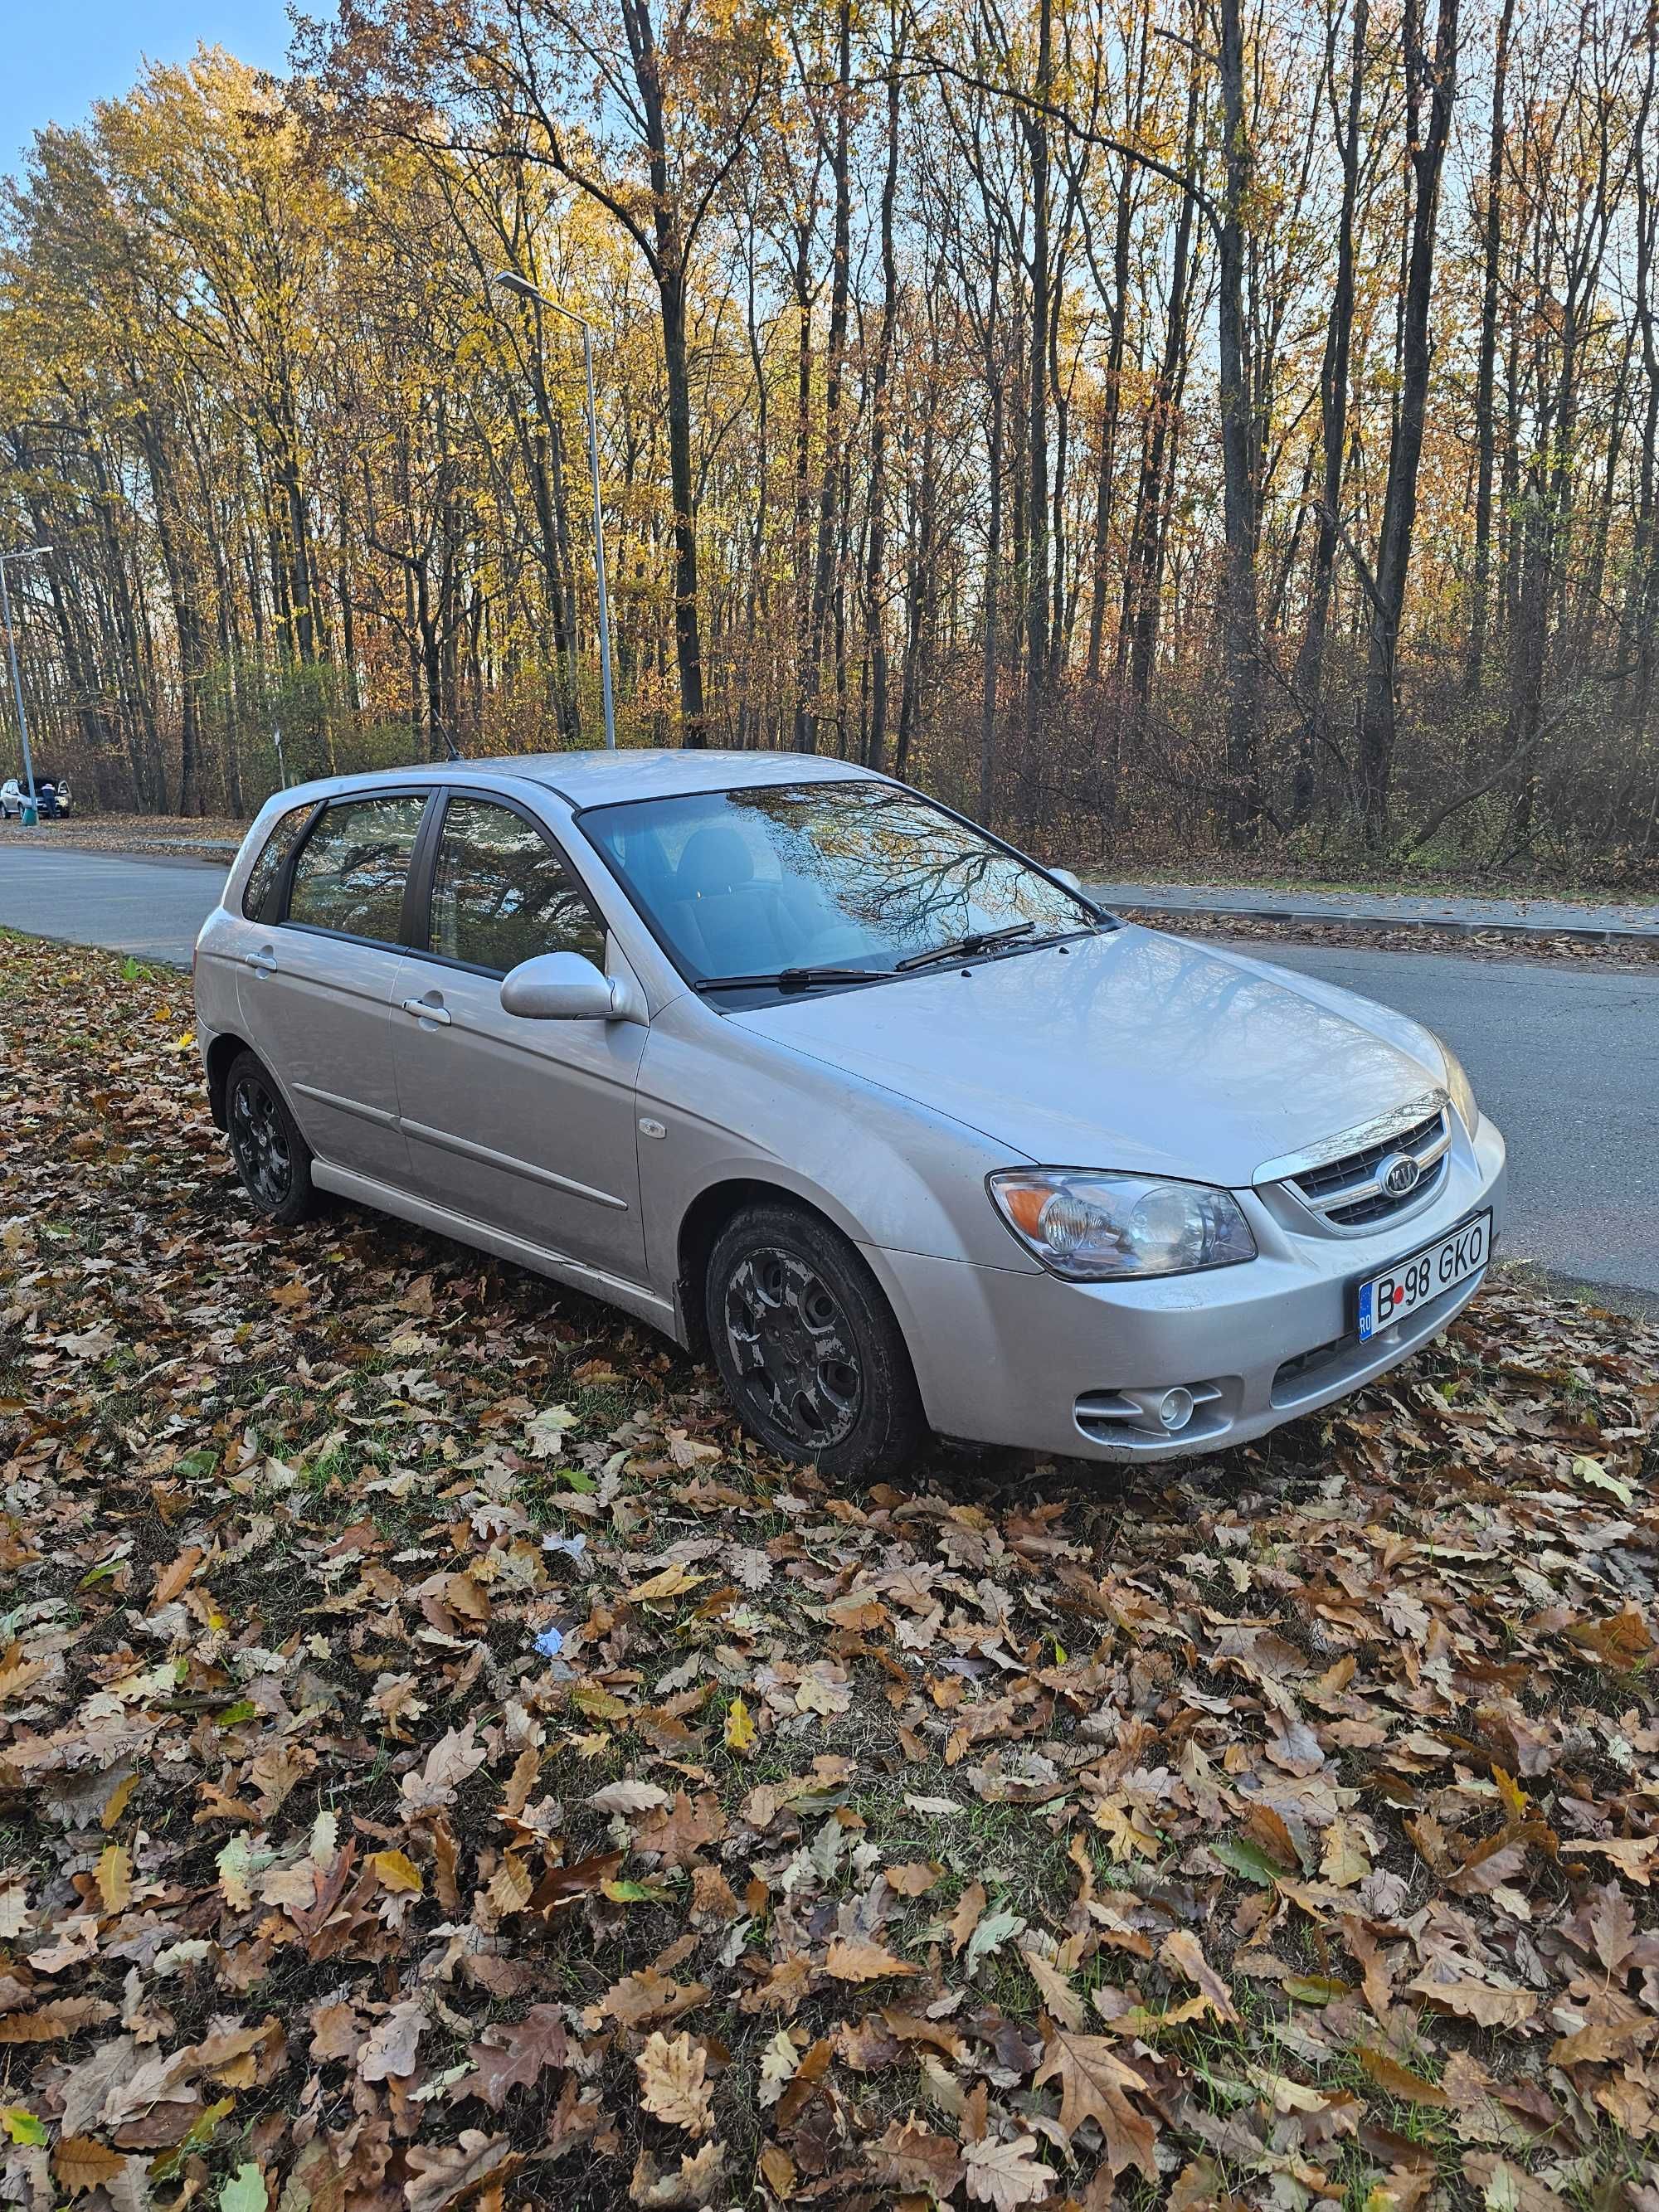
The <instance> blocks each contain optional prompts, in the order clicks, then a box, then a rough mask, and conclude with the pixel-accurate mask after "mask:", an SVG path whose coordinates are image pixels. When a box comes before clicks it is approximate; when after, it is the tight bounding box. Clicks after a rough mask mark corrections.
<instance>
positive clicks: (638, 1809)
mask: <svg viewBox="0 0 1659 2212" xmlns="http://www.w3.org/2000/svg"><path fill="white" fill-rule="evenodd" d="M587 1802H588V1803H589V1804H590V1805H591V1806H592V1808H593V1810H594V1811H595V1812H596V1813H605V1814H611V1813H659V1812H661V1811H662V1809H663V1808H664V1807H665V1806H666V1805H671V1804H672V1803H673V1802H674V1801H673V1799H672V1798H671V1796H669V1794H668V1792H667V1790H665V1789H663V1788H662V1787H661V1785H660V1784H658V1783H655V1782H610V1783H607V1784H605V1788H604V1789H603V1790H595V1791H594V1792H593V1795H592V1796H591V1797H590V1798H589V1799H588V1801H587Z"/></svg>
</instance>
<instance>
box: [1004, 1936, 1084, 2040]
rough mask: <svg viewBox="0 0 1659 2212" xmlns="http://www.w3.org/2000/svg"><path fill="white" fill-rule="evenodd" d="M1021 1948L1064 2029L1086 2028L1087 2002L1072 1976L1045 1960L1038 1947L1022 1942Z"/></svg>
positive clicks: (1026, 1964) (1044, 1998) (1044, 1999)
mask: <svg viewBox="0 0 1659 2212" xmlns="http://www.w3.org/2000/svg"><path fill="white" fill-rule="evenodd" d="M1018 1949H1019V1955H1020V1958H1021V1960H1023V1962H1024V1967H1025V1971H1026V1972H1027V1973H1028V1974H1029V1975H1030V1977H1031V1979H1032V1980H1033V1981H1034V1982H1035V1983H1036V1986H1037V1994H1038V1995H1039V1996H1041V1997H1042V2002H1043V2004H1044V2005H1045V2006H1046V2007H1047V2008H1048V2011H1049V2012H1050V2013H1052V2014H1053V2015H1054V2018H1055V2019H1056V2020H1057V2021H1059V2022H1060V2026H1061V2027H1069V2028H1070V2029H1071V2030H1072V2031H1073V2033H1076V2032H1077V2030H1078V2029H1079V2028H1080V2027H1082V2025H1083V2021H1084V2011H1083V2000H1082V1998H1081V1997H1080V1996H1079V1995H1078V1993H1077V1991H1076V1990H1074V1989H1073V1987H1072V1984H1071V1978H1070V1977H1069V1976H1068V1975H1066V1974H1063V1973H1061V1972H1060V1968H1059V1967H1058V1966H1055V1965H1054V1961H1053V1960H1051V1959H1045V1958H1044V1957H1043V1955H1042V1953H1041V1952H1040V1951H1039V1950H1037V1949H1036V1947H1035V1945H1033V1944H1030V1943H1022V1944H1020V1945H1019V1947H1018Z"/></svg>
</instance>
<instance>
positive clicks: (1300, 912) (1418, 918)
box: [1085, 884, 1659, 951]
mask: <svg viewBox="0 0 1659 2212" xmlns="http://www.w3.org/2000/svg"><path fill="white" fill-rule="evenodd" d="M1087 888H1088V886H1087V885H1086V884H1085V890H1086V889H1087ZM1113 911H1114V912H1117V913H1123V914H1148V915H1158V917H1159V919H1160V920H1162V921H1170V922H1178V921H1181V920H1182V919H1183V917H1184V918H1185V919H1186V920H1187V921H1271V922H1278V923H1280V924H1286V923H1288V924H1290V925H1291V926H1293V927H1298V928H1310V927H1311V928H1318V927H1322V926H1323V927H1330V926H1331V925H1332V924H1333V923H1334V924H1335V925H1336V927H1339V928H1342V929H1370V930H1376V931H1378V932H1379V933H1380V932H1382V931H1384V930H1392V929H1432V930H1438V931H1441V932H1442V933H1444V934H1445V935H1447V936H1449V937H1508V938H1515V939H1521V940H1525V939H1532V940H1533V941H1534V942H1535V943H1536V942H1542V943H1546V944H1548V943H1553V942H1555V941H1556V940H1558V939H1561V938H1564V937H1566V938H1572V939H1577V941H1578V942H1579V943H1581V944H1584V945H1646V946H1648V947H1649V948H1650V950H1652V951H1659V928H1654V929H1624V928H1619V927H1609V928H1607V929H1593V928H1590V927H1587V926H1584V925H1582V924H1581V925H1565V924H1555V925H1552V924H1550V923H1548V922H1541V921H1464V920H1462V919H1459V918H1457V917H1455V916H1450V915H1448V916H1445V917H1441V916H1438V915H1426V914H1396V915H1383V914H1352V913H1340V912H1337V911H1335V910H1334V909H1333V908H1329V907H1319V908H1311V909H1310V908H1305V907H1261V906H1213V905H1206V906H1172V905H1167V904H1164V902H1160V901H1159V900H1158V899H1139V898H1138V899H1135V900H1133V901H1126V902H1124V903H1123V904H1122V905H1121V907H1118V908H1114V909H1113Z"/></svg>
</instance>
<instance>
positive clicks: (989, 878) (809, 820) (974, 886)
mask: <svg viewBox="0 0 1659 2212" xmlns="http://www.w3.org/2000/svg"><path fill="white" fill-rule="evenodd" d="M725 800H726V805H728V806H729V807H730V808H731V809H732V811H733V812H734V813H735V814H737V815H738V817H743V816H745V815H746V816H748V817H750V826H749V827H748V828H747V829H745V832H744V834H745V835H746V836H749V837H750V838H751V839H753V838H754V837H755V835H756V831H757V829H758V830H760V831H761V834H762V835H763V837H764V840H765V842H767V843H768V844H769V845H770V846H771V847H772V848H773V849H774V851H775V853H776V854H777V857H778V861H779V866H780V873H781V877H782V878H783V880H784V882H785V883H786V884H787V883H788V882H790V881H791V880H793V881H796V882H801V881H805V882H809V883H812V884H816V885H817V887H818V889H819V890H820V891H821V892H822V893H823V896H824V898H825V900H826V902H827V903H829V905H831V906H833V907H834V908H836V910H837V911H838V912H839V914H840V915H842V917H843V918H844V919H845V920H846V921H849V922H853V923H856V924H857V925H859V926H860V927H861V928H862V929H863V931H864V932H865V933H866V934H867V936H868V938H869V939H871V940H872V943H873V944H874V945H882V946H885V947H889V948H891V949H894V950H899V951H910V950H914V949H919V948H925V947H927V946H928V945H937V944H942V943H945V942H947V941H948V940H949V939H951V938H954V937H960V936H963V935H964V934H966V933H968V932H969V931H972V930H978V929H996V928H1006V927H1009V926H1010V925H1011V924H1012V923H1016V922H1024V921H1029V922H1030V923H1032V924H1034V925H1035V926H1036V927H1038V928H1049V929H1075V928H1079V927H1082V926H1083V924H1084V923H1085V921H1086V919H1087V917H1086V916H1085V915H1084V914H1083V913H1082V911H1081V910H1080V909H1079V906H1078V904H1077V902H1076V901H1075V900H1074V899H1072V898H1071V897H1069V896H1067V895H1066V892H1064V891H1063V890H1060V888H1059V886H1058V885H1056V884H1053V883H1051V882H1049V880H1048V878H1046V877H1044V876H1041V875H1039V874H1038V873H1037V872H1036V870H1035V869H1033V868H1030V867H1028V866H1026V865H1025V863H1024V861H1022V860H1018V859H1017V858H1016V857H1015V856H1014V855H1013V854H1011V853H1005V852H1002V851H1000V849H999V848H997V847H996V846H994V845H993V844H991V843H989V842H987V841H986V840H985V839H983V838H981V837H978V836H975V834H974V832H973V831H972V830H971V829H968V828H967V827H966V826H965V825H964V824H963V823H957V822H954V821H952V820H951V817H950V816H949V815H947V814H942V813H940V812H939V811H938V810H937V809H936V808H934V807H932V806H929V805H927V804H926V802H925V801H922V800H920V799H911V798H910V797H908V795H907V794H906V793H902V792H896V791H893V790H891V789H890V787H887V786H885V785H881V784H869V785H865V784H859V783H852V782H848V783H829V784H817V785H811V784H809V785H801V784H779V785H772V786H770V787H763V788H760V789H757V790H751V791H735V792H730V793H726V794H725ZM755 817H759V819H758V821H757V820H756V819H755Z"/></svg>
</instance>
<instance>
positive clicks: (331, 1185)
mask: <svg viewBox="0 0 1659 2212" xmlns="http://www.w3.org/2000/svg"><path fill="white" fill-rule="evenodd" d="M311 1178H312V1181H313V1182H314V1183H315V1184H316V1185H317V1187H318V1188H319V1190H331V1191H333V1192H334V1193H335V1194H337V1196H338V1197H341V1198H349V1199H350V1200H352V1202H353V1203H354V1204H355V1205H357V1206H369V1207H371V1208H372V1209H373V1210H374V1212H377V1213H391V1214H395V1215H396V1216H397V1218H398V1219H399V1220H400V1221H412V1222H413V1223H414V1224H415V1225H416V1228H417V1229H430V1230H432V1231H434V1232H435V1234H436V1235H437V1236H440V1237H453V1239H454V1240H455V1242H456V1243H458V1244H471V1245H473V1246H475V1247H476V1248H477V1249H478V1250H479V1251H481V1252H493V1253H494V1254H495V1257H496V1258H497V1259H498V1260H511V1261H513V1262H514V1263H515V1265H517V1266H518V1267H528V1268H529V1269H530V1270H531V1272H532V1273H533V1274H538V1275H550V1276H551V1277H552V1279H553V1280H554V1281H555V1282H558V1283H568V1285H570V1287H571V1289H572V1290H574V1291H586V1294H587V1296H588V1297H591V1298H601V1299H603V1300H604V1302H605V1304H606V1305H612V1306H619V1307H620V1308H621V1309H622V1310H623V1312H624V1313H629V1314H633V1315H635V1316H636V1317H637V1318H638V1319H639V1320H641V1321H646V1322H650V1323H651V1326H652V1327H653V1328H659V1329H660V1330H661V1331H662V1332H663V1334H664V1335H665V1336H669V1337H672V1338H673V1340H674V1341H675V1342H676V1343H677V1344H678V1343H679V1342H680V1341H681V1338H680V1332H679V1326H678V1316H677V1315H676V1313H675V1310H674V1305H673V1301H672V1300H671V1299H669V1298H659V1297H657V1295H656V1293H655V1292H654V1291H648V1290H647V1289H646V1288H645V1286H644V1285H643V1284H641V1283H630V1282H629V1281H627V1280H626V1279H624V1278H623V1277H622V1276H621V1275H608V1274H606V1273H605V1270H604V1269H603V1268H602V1267H587V1266H586V1265H585V1264H584V1262H583V1261H580V1260H567V1259H566V1258H565V1256H564V1255H563V1254H562V1252H550V1251H549V1250H548V1249H547V1248H546V1246H545V1245H542V1244H532V1243H530V1242H529V1241H528V1240H527V1239H526V1238H525V1237H514V1236H513V1234H512V1232H511V1231H509V1230H506V1229H492V1228H491V1227H489V1225H488V1224H487V1223H485V1222H482V1221H474V1220H473V1219H472V1218H471V1216H470V1215H469V1214H465V1213H452V1212H450V1210H449V1208H448V1207H447V1206H435V1205H433V1204H432V1203H431V1202H430V1201H429V1200H426V1199H423V1198H416V1197H414V1196H412V1195H411V1194H410V1193H409V1192H408V1191H403V1190H398V1189H396V1188H393V1186H392V1184H391V1183H386V1182H376V1181H375V1180H374V1177H373V1176H362V1175H354V1174H353V1173H352V1172H351V1170H349V1168H337V1167H332V1166H331V1165H330V1164H329V1163H328V1162H327V1161H326V1160H313V1163H312V1169H311Z"/></svg>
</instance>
